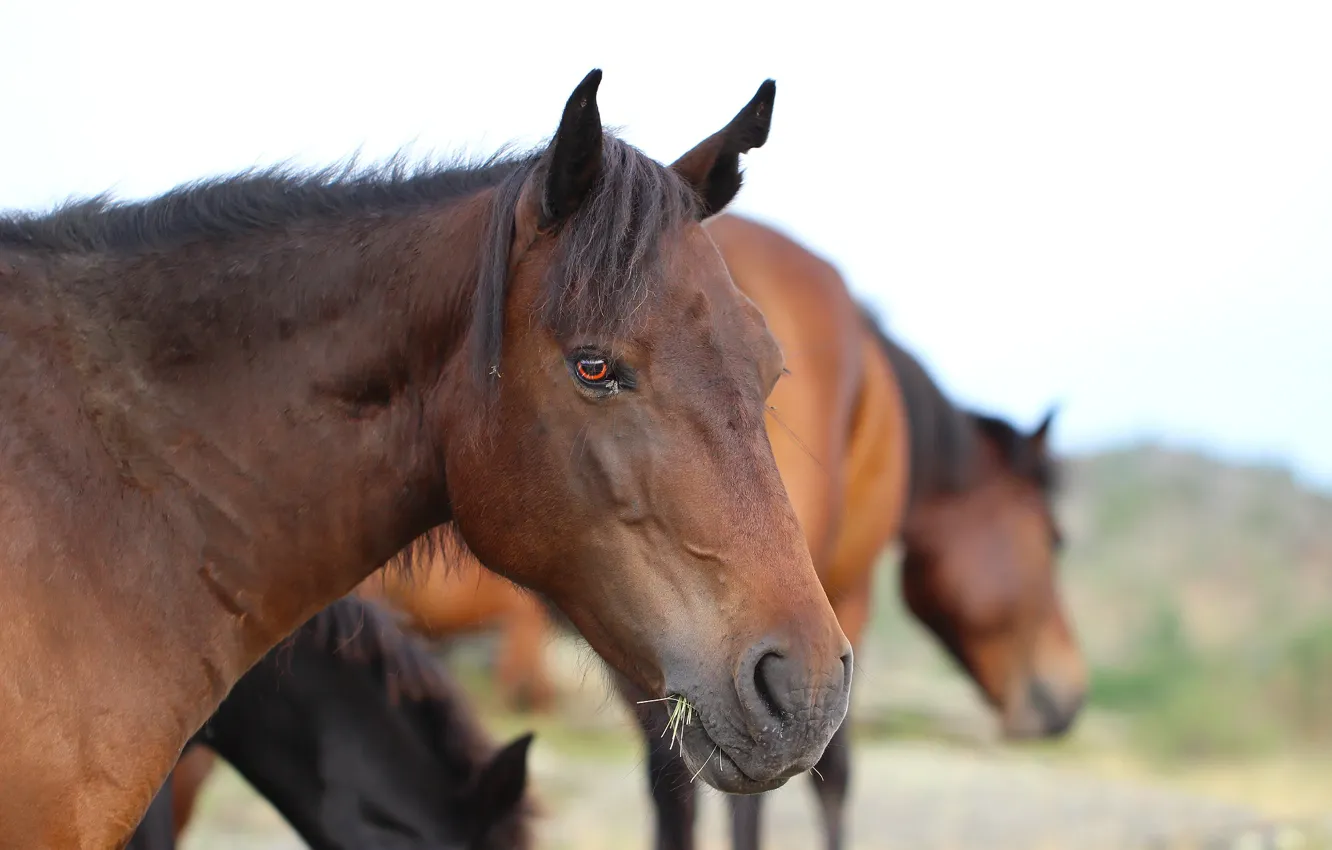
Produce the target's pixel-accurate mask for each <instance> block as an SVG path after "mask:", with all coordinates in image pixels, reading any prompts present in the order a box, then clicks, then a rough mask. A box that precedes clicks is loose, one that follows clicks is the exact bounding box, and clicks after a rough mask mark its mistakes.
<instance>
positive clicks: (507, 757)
mask: <svg viewBox="0 0 1332 850" xmlns="http://www.w3.org/2000/svg"><path fill="white" fill-rule="evenodd" d="M533 737H534V735H533V733H531V732H528V733H527V734H526V735H523V736H521V737H519V738H516V739H514V740H513V741H511V742H509V743H508V744H506V745H505V746H504V748H503V749H501V750H500V751H499V752H498V753H495V756H494V758H492V759H491V760H490V763H489V764H487V765H486V766H485V767H483V768H482V769H481V773H480V775H479V776H478V777H477V779H476V786H475V787H474V789H473V792H472V793H473V795H474V797H473V799H474V801H475V803H476V805H477V806H478V807H480V808H483V809H484V810H485V812H486V813H487V814H488V815H489V817H491V818H493V819H494V820H495V821H498V820H500V819H501V818H504V817H505V816H507V815H508V814H509V813H510V812H512V811H513V810H514V809H515V808H517V806H518V804H519V803H520V802H522V799H523V795H524V794H526V793H527V750H528V748H529V747H531V746H532V738H533Z"/></svg>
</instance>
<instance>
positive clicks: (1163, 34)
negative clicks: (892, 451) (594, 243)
mask: <svg viewBox="0 0 1332 850" xmlns="http://www.w3.org/2000/svg"><path fill="white" fill-rule="evenodd" d="M0 43H2V44H3V53H2V54H0V56H2V59H0V110H2V111H0V115H2V116H3V118H2V119H0V208H21V209H30V208H45V207H49V206H50V205H52V204H54V203H55V202H57V201H60V200H62V199H64V198H66V197H68V196H70V195H84V194H92V193H95V192H100V191H103V190H107V189H113V190H115V191H116V192H117V193H119V194H121V195H123V196H127V197H136V196H144V195H149V194H153V193H156V192H159V191H162V190H165V189H168V188H170V187H171V186H173V185H175V184H177V183H179V182H182V181H185V180H189V179H193V178H197V177H202V176H207V175H212V174H216V173H219V172H225V171H233V170H236V169H240V168H245V167H248V166H253V165H263V164H271V163H275V162H277V161H280V160H290V161H295V162H299V163H308V164H311V165H321V164H328V163H330V162H332V161H335V160H340V159H343V158H345V157H346V156H347V155H349V154H350V153H352V152H354V151H356V150H358V149H359V150H360V151H361V152H362V153H363V155H364V156H366V157H368V158H379V157H383V156H386V155H388V154H390V153H392V152H393V151H395V150H397V149H398V148H401V147H403V146H404V145H409V144H410V145H411V150H413V151H414V152H417V153H419V154H421V155H426V154H430V153H448V152H451V151H457V150H464V151H469V152H476V153H486V152H489V151H491V150H493V149H494V148H495V147H497V146H498V145H499V144H501V143H503V142H506V141H510V140H517V141H519V142H521V143H524V144H528V145H530V144H534V143H536V142H538V141H539V140H540V139H542V138H543V137H545V136H547V135H549V134H550V133H551V132H553V130H554V128H555V124H556V122H557V121H558V118H559V113H560V110H561V108H562V107H563V104H564V100H565V99H566V98H567V97H568V95H569V92H570V91H571V90H572V88H573V86H575V85H576V84H577V83H578V81H579V80H580V79H581V78H582V76H583V75H584V74H585V73H586V72H587V71H589V70H590V69H591V68H593V67H601V68H603V69H604V70H605V79H604V81H603V83H602V86H601V92H600V95H599V102H600V104H601V109H602V115H603V117H604V119H605V120H606V121H607V123H609V124H612V125H617V126H619V127H621V128H622V131H623V135H624V137H625V138H627V139H628V140H630V141H632V142H633V143H635V144H637V145H638V146H640V147H641V148H643V149H644V150H645V151H647V152H648V153H649V154H651V155H653V156H655V157H656V158H658V159H661V160H666V161H669V160H671V159H673V158H674V157H676V156H678V155H679V154H680V153H683V152H684V151H685V150H686V149H688V148H689V147H690V146H692V145H693V144H694V143H696V142H697V141H699V140H700V139H702V138H703V137H704V136H706V135H707V134H709V133H711V132H712V131H714V130H716V129H717V128H719V127H720V126H721V125H722V124H724V123H725V122H726V121H727V120H728V119H729V118H730V117H731V116H732V115H733V114H734V113H735V112H736V110H738V109H739V108H740V106H742V105H743V104H744V103H745V102H746V101H747V100H748V99H749V97H750V96H751V95H752V94H753V93H754V91H755V89H757V87H758V85H759V83H761V82H762V81H763V79H764V78H765V77H769V76H771V77H774V78H775V79H776V80H777V88H778V94H777V105H776V110H775V118H774V122H773V129H772V135H771V137H770V139H769V142H768V144H767V146H765V147H764V148H763V149H761V150H759V151H756V152H755V153H754V154H753V155H752V156H750V157H748V158H747V161H746V167H747V173H748V180H747V184H746V187H745V189H744V191H743V192H742V193H741V196H740V199H739V200H738V202H737V205H736V209H737V210H739V211H742V212H745V213H748V214H751V215H753V216H756V217H759V218H762V219H764V220H767V221H769V222H771V223H773V224H776V225H778V226H780V227H781V228H782V229H784V230H786V231H787V232H789V233H791V234H792V235H794V236H796V237H797V238H798V239H800V240H801V241H803V242H804V243H805V244H807V245H809V246H810V247H812V248H814V249H815V250H817V251H819V252H820V253H822V254H823V255H824V256H826V257H827V258H828V259H830V260H832V261H833V262H835V263H836V264H837V265H838V266H839V267H840V268H841V269H842V270H843V272H844V273H845V275H846V277H847V279H848V281H849V283H850V285H851V287H852V289H853V290H854V291H855V292H856V293H857V294H858V295H859V296H862V297H864V298H865V299H867V300H869V301H870V302H871V303H873V304H874V305H875V306H876V307H877V308H878V309H879V310H880V311H881V312H882V314H883V315H884V316H885V318H886V319H887V324H888V327H889V328H890V330H891V331H892V332H894V333H895V334H897V335H898V336H899V337H900V338H901V339H903V340H904V341H905V342H906V343H907V344H908V345H909V346H911V347H912V348H913V349H914V350H915V351H916V352H917V353H918V354H919V355H920V356H921V357H922V358H923V359H924V360H925V361H926V362H927V363H928V364H929V365H930V366H931V367H932V368H933V370H934V371H935V373H936V376H937V377H938V378H939V379H940V380H941V381H942V383H943V384H944V386H945V387H946V388H947V389H948V390H949V391H950V392H951V393H953V395H954V396H955V397H956V398H958V399H960V400H963V401H965V402H969V403H972V404H976V405H980V406H983V407H985V408H987V409H990V410H992V411H995V412H999V413H1002V414H1005V415H1007V416H1010V417H1012V418H1014V419H1015V420H1017V421H1018V422H1019V423H1021V424H1023V425H1028V426H1029V425H1032V424H1034V423H1035V421H1036V420H1037V419H1038V417H1039V416H1040V414H1041V412H1042V411H1043V410H1044V408H1045V407H1046V406H1047V405H1048V404H1050V403H1052V402H1055V401H1058V402H1061V403H1062V413H1061V418H1060V421H1059V424H1058V425H1057V430H1056V435H1055V436H1056V445H1057V446H1058V447H1059V448H1061V449H1064V450H1087V449H1096V448H1102V447H1106V446H1111V445H1117V444H1122V443H1125V442H1128V441H1131V440H1134V439H1138V438H1147V437H1153V438H1159V439H1163V440H1165V441H1167V442H1169V443H1173V444H1176V445H1184V446H1191V447H1197V448H1203V449H1207V450H1211V451H1214V452H1220V453H1223V454H1225V455H1226V456H1228V457H1232V458H1239V459H1271V460H1275V461H1277V462H1281V463H1285V464H1288V465H1290V466H1291V467H1293V468H1294V469H1295V470H1296V471H1297V472H1298V473H1299V474H1300V475H1301V476H1302V477H1304V478H1305V479H1306V480H1310V481H1314V482H1317V483H1320V484H1322V485H1323V486H1332V4H1329V3H1323V2H1310V3H1304V4H1296V3H1278V2H1267V0H1264V2H1253V3H1248V4H1231V3H1221V2H1197V3H1176V2H1163V0H1156V2H1118V3H1113V4H1111V3H1100V4H1095V5H1093V4H1088V3H1073V2H1067V0H1065V2H1051V3H1041V4H1037V3H1025V2H1007V3H1002V4H1000V3H993V2H976V3H967V4H955V3H946V2H945V3H941V2H929V3H914V4H910V5H909V6H908V5H906V4H899V3H883V2H876V3H870V2H864V0H860V2H855V3H837V2H818V3H808V2H807V3H802V4H799V5H793V6H781V5H779V4H775V3H766V4H759V3H754V4H740V3H726V2H722V1H721V0H712V2H698V3H695V2H672V3H669V4H654V3H647V2H633V1H632V0H629V2H625V0H619V2H609V3H602V4H591V3H581V2H574V0H556V2H549V0H543V2H540V3H526V2H504V3H498V2H475V3H470V4H468V3H462V2H457V0H454V2H433V3H428V2H417V3H411V2H384V0H380V2H373V3H358V4H342V3H335V2H328V1H327V0H324V2H277V0H269V2H263V3H259V2H250V0H243V1H242V0H229V2H227V3H216V4H191V3H181V2H179V0H176V2H170V3H148V2H138V1H137V0H135V2H119V3H114V4H112V3H106V2H86V3H80V2H60V0H38V2H22V0H0Z"/></svg>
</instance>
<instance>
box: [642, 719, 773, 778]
mask: <svg viewBox="0 0 1332 850" xmlns="http://www.w3.org/2000/svg"><path fill="white" fill-rule="evenodd" d="M666 737H667V739H668V740H672V739H671V732H670V731H669V730H668V731H667V733H666ZM673 740H674V743H675V746H676V747H677V748H678V751H679V753H680V756H681V758H683V759H684V763H685V766H686V767H687V768H688V769H689V773H690V775H691V776H692V777H693V778H694V779H701V780H703V781H704V782H706V783H708V784H709V785H711V786H712V787H713V788H716V789H717V790H718V791H722V792H724V793H727V794H762V793H763V792H765V791H772V790H774V789H776V788H780V787H782V786H783V785H785V784H786V781H787V779H789V778H790V777H789V776H777V777H774V778H772V779H767V780H758V779H754V778H753V777H751V776H749V775H748V774H746V773H745V772H744V771H743V770H741V769H740V766H739V765H738V764H736V761H735V759H733V758H731V756H730V755H729V754H728V753H727V752H726V749H725V748H724V747H722V746H721V745H720V744H719V743H717V742H716V741H715V740H713V738H712V736H711V735H709V734H708V730H707V729H706V728H705V727H704V725H703V722H702V718H701V716H700V715H697V714H695V715H693V716H692V717H691V719H690V722H688V723H686V724H684V726H683V727H682V728H680V729H679V730H678V731H677V734H676V737H675V738H674V739H673Z"/></svg>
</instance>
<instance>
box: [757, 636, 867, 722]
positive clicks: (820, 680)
mask: <svg viewBox="0 0 1332 850" xmlns="http://www.w3.org/2000/svg"><path fill="white" fill-rule="evenodd" d="M802 649H808V648H798V647H793V646H785V647H782V646H779V645H774V644H770V643H762V644H759V645H757V646H755V647H754V648H752V649H751V650H750V651H749V652H748V653H747V657H746V663H744V664H742V665H741V667H740V671H739V675H738V676H737V681H736V691H737V693H738V694H739V696H740V704H741V706H742V707H743V708H744V709H745V711H746V712H747V713H748V714H749V715H750V717H751V719H752V720H753V721H755V722H756V723H757V724H758V725H759V726H760V727H762V728H771V727H773V726H774V725H775V726H776V727H777V728H778V729H780V728H782V727H784V726H789V725H791V724H800V723H811V722H813V723H817V722H820V721H823V720H825V719H827V718H836V724H840V723H841V721H842V718H844V717H845V716H846V709H847V705H848V702H849V699H850V693H851V668H852V664H853V656H852V652H851V646H850V644H848V643H846V642H845V639H843V641H842V643H841V645H840V647H839V649H840V650H841V654H840V656H837V657H833V658H828V659H826V660H824V661H822V662H820V661H818V660H817V659H816V658H811V657H810V655H811V653H810V652H809V651H802ZM834 728H835V726H834Z"/></svg>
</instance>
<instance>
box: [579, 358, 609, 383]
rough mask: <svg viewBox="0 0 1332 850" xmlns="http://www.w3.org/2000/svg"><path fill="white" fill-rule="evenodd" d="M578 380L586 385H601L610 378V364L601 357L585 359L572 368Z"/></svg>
mask: <svg viewBox="0 0 1332 850" xmlns="http://www.w3.org/2000/svg"><path fill="white" fill-rule="evenodd" d="M574 371H575V372H576V373H577V374H578V378H579V380H581V381H582V382H583V383H586V384H601V383H604V382H605V381H606V379H607V378H609V377H610V364H609V363H607V362H606V360H605V359H603V358H601V357H587V358H584V359H582V360H579V361H578V363H577V364H576V365H575V366H574Z"/></svg>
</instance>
